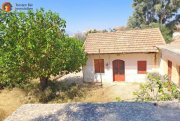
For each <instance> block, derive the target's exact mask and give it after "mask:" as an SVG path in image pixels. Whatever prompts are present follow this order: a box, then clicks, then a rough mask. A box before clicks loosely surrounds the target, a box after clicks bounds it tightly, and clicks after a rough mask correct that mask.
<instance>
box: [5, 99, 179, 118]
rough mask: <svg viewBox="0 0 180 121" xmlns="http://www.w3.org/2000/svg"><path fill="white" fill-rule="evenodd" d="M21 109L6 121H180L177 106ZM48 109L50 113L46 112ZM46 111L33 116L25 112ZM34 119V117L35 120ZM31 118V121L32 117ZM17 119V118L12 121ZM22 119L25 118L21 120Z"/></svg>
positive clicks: (95, 105)
mask: <svg viewBox="0 0 180 121" xmlns="http://www.w3.org/2000/svg"><path fill="white" fill-rule="evenodd" d="M37 107H38V106H37V105H25V106H24V107H23V108H22V110H21V109H19V110H18V111H17V112H16V113H14V114H13V115H12V116H11V117H9V118H8V119H7V120H6V121H12V120H11V119H15V120H16V119H17V120H19V119H22V120H26V119H27V118H28V120H29V119H30V120H31V121H177V120H179V119H180V115H179V114H180V103H177V102H176V103H174V102H173V103H172V102H164V103H160V104H158V105H157V106H156V105H154V103H138V102H113V103H71V104H57V105H55V104H53V105H41V106H39V107H38V108H37ZM50 107H51V109H49V108H50ZM27 108H28V110H34V112H36V113H37V110H41V109H46V110H44V113H43V112H41V115H39V116H37V114H34V113H32V112H31V113H28V110H26V111H24V112H23V113H22V111H23V109H27ZM35 115H36V116H35ZM34 116H35V117H34ZM16 117H18V118H16ZM23 117H25V118H23Z"/></svg>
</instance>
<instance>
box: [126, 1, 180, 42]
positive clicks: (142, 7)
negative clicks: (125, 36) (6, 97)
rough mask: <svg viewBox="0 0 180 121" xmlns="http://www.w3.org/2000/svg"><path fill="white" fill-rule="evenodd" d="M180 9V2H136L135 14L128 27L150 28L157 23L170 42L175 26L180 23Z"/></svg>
mask: <svg viewBox="0 0 180 121" xmlns="http://www.w3.org/2000/svg"><path fill="white" fill-rule="evenodd" d="M179 7H180V0H134V1H133V8H134V13H133V15H132V16H130V17H129V20H128V27H130V28H143V27H146V28H148V27H152V23H153V25H154V23H156V26H157V25H158V27H159V28H160V29H161V32H162V33H163V35H165V36H164V38H165V40H166V42H170V40H171V36H172V31H173V28H174V25H175V24H178V23H180V14H179V13H178V9H179ZM169 31H170V32H169ZM167 33H168V35H167Z"/></svg>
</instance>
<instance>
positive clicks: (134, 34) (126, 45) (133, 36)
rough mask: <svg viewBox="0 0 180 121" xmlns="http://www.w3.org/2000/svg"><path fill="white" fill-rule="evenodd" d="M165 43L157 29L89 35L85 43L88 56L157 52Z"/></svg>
mask: <svg viewBox="0 0 180 121" xmlns="http://www.w3.org/2000/svg"><path fill="white" fill-rule="evenodd" d="M164 44H165V41H164V39H163V37H162V35H161V32H160V30H159V29H158V28H152V29H135V30H124V31H116V32H104V33H90V34H88V36H87V39H86V41H85V51H86V52H87V53H88V54H97V53H99V49H100V53H133V52H158V49H157V48H156V46H158V45H164Z"/></svg>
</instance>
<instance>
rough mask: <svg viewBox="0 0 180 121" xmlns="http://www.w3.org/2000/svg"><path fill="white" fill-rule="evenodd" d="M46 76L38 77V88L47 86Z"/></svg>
mask: <svg viewBox="0 0 180 121" xmlns="http://www.w3.org/2000/svg"><path fill="white" fill-rule="evenodd" d="M48 79H49V78H48V77H40V88H41V89H42V90H44V89H45V88H46V87H47V82H48Z"/></svg>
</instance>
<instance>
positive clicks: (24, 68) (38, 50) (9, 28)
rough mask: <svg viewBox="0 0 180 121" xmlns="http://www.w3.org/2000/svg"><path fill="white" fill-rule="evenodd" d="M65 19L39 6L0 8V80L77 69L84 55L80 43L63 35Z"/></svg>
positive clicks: (44, 81) (43, 78)
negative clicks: (30, 7) (6, 9)
mask: <svg viewBox="0 0 180 121" xmlns="http://www.w3.org/2000/svg"><path fill="white" fill-rule="evenodd" d="M65 23H66V22H65V21H64V20H63V19H61V18H60V17H59V15H58V14H56V13H53V12H52V11H47V12H46V11H44V10H43V9H40V10H36V11H35V12H33V11H28V12H27V13H24V12H16V11H15V12H10V13H7V12H3V11H0V32H1V36H0V73H1V76H0V83H1V84H11V86H14V84H17V83H18V84H19V83H20V82H24V81H27V80H32V79H36V78H40V82H41V85H42V87H45V86H46V85H47V80H48V79H49V78H50V76H51V75H53V76H56V75H58V74H59V73H61V72H64V71H65V72H66V73H68V72H74V71H79V70H80V67H81V66H82V65H83V64H84V63H85V61H86V57H85V53H84V49H83V47H82V43H81V42H80V41H78V40H77V39H74V38H69V37H66V36H65V27H66V25H65Z"/></svg>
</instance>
